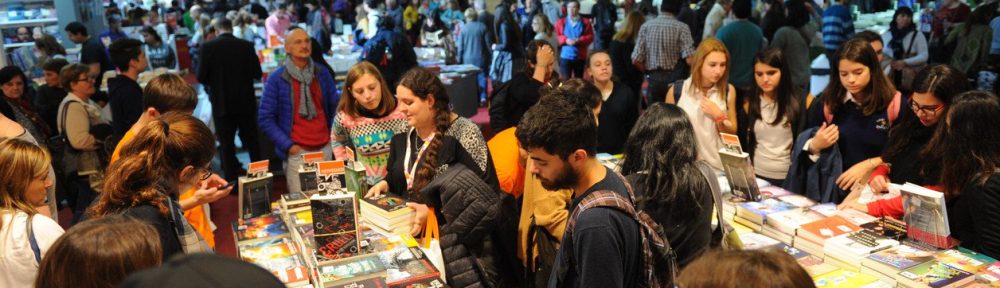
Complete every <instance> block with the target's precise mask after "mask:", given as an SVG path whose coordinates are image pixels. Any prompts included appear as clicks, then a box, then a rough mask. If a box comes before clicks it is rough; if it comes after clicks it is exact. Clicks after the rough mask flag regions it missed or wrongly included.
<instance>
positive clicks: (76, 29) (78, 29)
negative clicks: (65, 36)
mask: <svg viewBox="0 0 1000 288" xmlns="http://www.w3.org/2000/svg"><path fill="white" fill-rule="evenodd" d="M65 30H66V32H69V33H70V34H76V35H83V36H90V35H89V34H87V26H83V23H80V22H76V21H73V22H70V23H69V24H66V29H65Z"/></svg>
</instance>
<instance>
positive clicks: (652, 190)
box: [621, 102, 714, 266]
mask: <svg viewBox="0 0 1000 288" xmlns="http://www.w3.org/2000/svg"><path fill="white" fill-rule="evenodd" d="M628 140H629V141H626V142H625V143H626V144H625V153H624V154H625V159H624V160H623V162H622V167H621V172H622V174H624V175H628V176H626V178H627V179H628V180H629V183H631V184H632V187H633V189H634V192H635V198H636V204H638V207H639V208H641V209H642V210H643V211H646V213H649V215H650V216H652V217H653V220H656V222H657V223H659V224H660V225H661V226H663V231H664V232H665V233H666V235H667V239H668V240H669V241H670V245H671V247H672V248H673V249H674V251H676V253H677V262H678V264H680V265H681V266H684V265H687V263H690V262H691V261H692V260H694V259H695V258H697V257H698V256H699V255H701V253H702V252H704V251H706V250H708V248H709V245H710V244H709V243H712V211H713V210H714V206H713V204H714V202H713V200H712V190H711V186H709V183H708V182H706V180H705V177H704V176H703V175H702V173H701V171H700V170H699V169H698V166H697V165H707V164H705V163H698V161H697V158H698V151H697V150H696V149H695V148H696V147H697V144H696V143H695V142H696V140H695V137H694V127H692V126H691V122H689V121H688V117H687V114H685V113H684V111H683V110H681V109H680V108H679V107H677V106H674V105H669V104H667V103H663V102H657V103H654V104H653V105H650V106H649V109H646V112H645V113H643V115H642V117H639V121H638V122H636V123H635V128H634V129H632V133H631V134H629V137H628Z"/></svg>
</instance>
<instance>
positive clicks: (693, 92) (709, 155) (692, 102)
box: [675, 78, 728, 170]
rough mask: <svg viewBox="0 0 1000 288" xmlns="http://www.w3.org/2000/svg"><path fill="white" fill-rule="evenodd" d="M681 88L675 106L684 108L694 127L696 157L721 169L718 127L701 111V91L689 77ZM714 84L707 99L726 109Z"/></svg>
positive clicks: (724, 102) (702, 97)
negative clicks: (696, 143)
mask: <svg viewBox="0 0 1000 288" xmlns="http://www.w3.org/2000/svg"><path fill="white" fill-rule="evenodd" d="M682 87H683V89H682V90H681V99H680V101H678V102H677V106H678V107H681V109H684V112H685V113H687V115H688V120H691V126H693V127H694V138H695V139H698V159H701V160H705V161H707V162H708V164H709V165H712V167H713V168H715V169H716V170H722V159H721V158H719V147H720V145H721V143H720V142H721V140H720V139H719V128H718V127H716V126H715V119H712V116H708V114H705V112H702V111H701V101H705V100H706V99H705V97H704V96H702V92H701V91H700V90H698V89H696V88H694V86H693V85H691V78H688V79H687V80H684V86H682ZM675 89H676V88H675ZM719 93H721V91H719V89H718V88H715V87H714V86H713V87H712V89H710V90H708V100H709V101H712V103H715V106H717V107H719V110H722V111H723V112H725V111H728V109H727V106H726V100H725V97H726V96H724V95H720V94H719Z"/></svg>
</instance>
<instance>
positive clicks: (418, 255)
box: [378, 247, 440, 285]
mask: <svg viewBox="0 0 1000 288" xmlns="http://www.w3.org/2000/svg"><path fill="white" fill-rule="evenodd" d="M378 257H379V259H382V263H385V265H386V269H388V270H389V274H388V275H387V276H386V282H389V285H393V284H396V283H402V282H405V281H407V280H410V279H415V278H431V277H433V278H437V277H438V276H439V275H440V273H438V271H437V269H435V268H434V265H433V264H431V262H430V261H429V260H428V259H427V257H425V256H424V254H423V251H420V249H419V248H406V247H404V248H398V249H394V250H389V251H384V252H381V253H379V254H378Z"/></svg>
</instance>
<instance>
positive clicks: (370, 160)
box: [330, 62, 409, 184]
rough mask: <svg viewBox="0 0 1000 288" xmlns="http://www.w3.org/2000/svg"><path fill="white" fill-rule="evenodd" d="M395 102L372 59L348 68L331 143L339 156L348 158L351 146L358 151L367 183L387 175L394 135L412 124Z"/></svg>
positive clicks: (335, 153) (334, 151)
mask: <svg viewBox="0 0 1000 288" xmlns="http://www.w3.org/2000/svg"><path fill="white" fill-rule="evenodd" d="M396 104H397V103H396V98H395V97H393V95H392V93H391V92H389V86H388V85H387V84H386V83H385V79H383V78H382V74H380V73H379V72H378V69H377V68H375V66H373V65H372V64H371V63H368V62H360V63H358V64H355V65H354V66H352V67H351V69H350V70H349V71H347V82H346V83H344V93H343V95H342V97H341V98H340V104H339V105H338V107H337V116H336V118H334V120H333V129H332V131H331V134H332V135H331V140H332V141H330V143H331V145H333V154H334V156H336V157H337V159H341V160H343V159H347V153H348V152H347V149H345V148H348V147H349V148H351V149H352V150H354V151H355V153H357V159H358V161H360V162H361V163H362V164H363V165H364V166H365V170H366V172H367V177H366V180H367V181H368V184H375V183H378V182H379V181H381V180H382V179H383V178H385V175H386V167H387V166H388V160H389V142H390V140H392V136H393V135H396V134H397V133H402V132H406V129H407V128H409V127H408V126H407V125H406V115H404V114H403V113H402V112H401V111H400V106H399V105H396Z"/></svg>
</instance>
